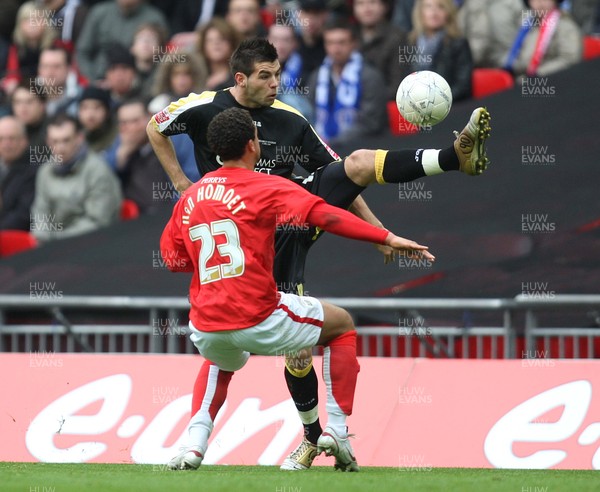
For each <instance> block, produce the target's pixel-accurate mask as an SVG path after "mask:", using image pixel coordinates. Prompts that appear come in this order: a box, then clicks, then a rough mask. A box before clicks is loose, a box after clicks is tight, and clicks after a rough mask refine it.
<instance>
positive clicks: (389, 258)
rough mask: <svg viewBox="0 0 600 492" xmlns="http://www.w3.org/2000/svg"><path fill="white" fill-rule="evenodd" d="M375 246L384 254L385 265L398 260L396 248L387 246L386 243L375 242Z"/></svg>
mask: <svg viewBox="0 0 600 492" xmlns="http://www.w3.org/2000/svg"><path fill="white" fill-rule="evenodd" d="M375 247H376V248H377V250H378V251H379V252H380V253H381V254H383V263H384V265H387V264H388V263H393V262H394V261H395V260H396V250H395V249H394V248H392V247H390V246H386V245H385V244H375Z"/></svg>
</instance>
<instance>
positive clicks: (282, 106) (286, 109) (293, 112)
mask: <svg viewBox="0 0 600 492" xmlns="http://www.w3.org/2000/svg"><path fill="white" fill-rule="evenodd" d="M271 109H274V110H275V111H278V112H281V114H286V115H289V116H290V117H292V118H301V119H302V120H303V121H304V122H306V123H308V120H307V119H306V118H305V117H304V115H303V114H302V113H301V112H300V111H298V110H297V109H296V108H294V107H293V106H290V105H289V104H286V103H284V102H281V101H280V100H279V99H275V101H273V104H272V105H271Z"/></svg>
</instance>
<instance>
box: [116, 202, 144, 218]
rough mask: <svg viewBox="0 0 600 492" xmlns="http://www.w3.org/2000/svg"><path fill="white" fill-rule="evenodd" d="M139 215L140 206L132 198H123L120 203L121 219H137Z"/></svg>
mask: <svg viewBox="0 0 600 492" xmlns="http://www.w3.org/2000/svg"><path fill="white" fill-rule="evenodd" d="M139 216H140V208H139V207H138V206H137V203H135V202H134V201H133V200H129V199H128V198H125V199H124V200H123V203H122V204H121V220H132V219H137V218H138V217H139Z"/></svg>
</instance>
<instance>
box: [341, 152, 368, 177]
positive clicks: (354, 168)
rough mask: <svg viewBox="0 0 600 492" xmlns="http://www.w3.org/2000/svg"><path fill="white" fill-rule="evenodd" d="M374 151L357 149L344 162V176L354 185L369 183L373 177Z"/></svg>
mask: <svg viewBox="0 0 600 492" xmlns="http://www.w3.org/2000/svg"><path fill="white" fill-rule="evenodd" d="M374 162H375V151H374V150H367V149H359V150H355V151H354V152H352V153H351V154H350V155H349V156H348V157H346V159H345V160H344V170H345V171H346V175H347V176H348V177H349V178H350V179H351V180H352V181H354V182H355V183H357V184H363V183H365V182H370V181H371V178H372V177H373V175H374V164H373V163H374Z"/></svg>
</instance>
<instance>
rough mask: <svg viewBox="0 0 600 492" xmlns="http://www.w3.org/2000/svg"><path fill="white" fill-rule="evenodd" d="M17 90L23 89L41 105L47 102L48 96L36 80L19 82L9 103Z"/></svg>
mask: <svg viewBox="0 0 600 492" xmlns="http://www.w3.org/2000/svg"><path fill="white" fill-rule="evenodd" d="M17 89H25V90H26V91H27V92H29V93H30V94H33V95H34V96H35V97H36V98H38V99H39V100H40V101H41V102H43V103H46V101H47V100H48V95H47V94H46V92H45V90H44V87H42V86H41V85H40V84H39V83H38V82H37V80H36V79H29V80H22V81H21V82H19V85H17V87H15V90H14V91H13V93H12V94H11V96H10V101H11V103H12V101H13V99H14V97H15V92H16V91H17Z"/></svg>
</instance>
